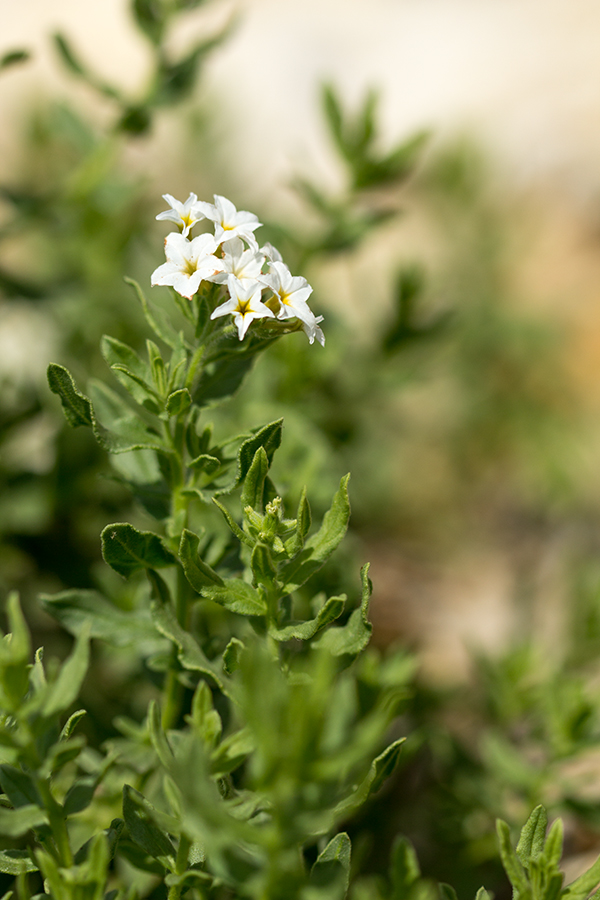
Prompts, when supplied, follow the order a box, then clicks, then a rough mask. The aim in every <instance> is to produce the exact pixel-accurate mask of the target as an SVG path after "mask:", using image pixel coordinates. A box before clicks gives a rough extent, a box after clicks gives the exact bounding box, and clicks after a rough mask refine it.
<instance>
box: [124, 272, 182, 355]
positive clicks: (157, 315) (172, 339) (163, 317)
mask: <svg viewBox="0 0 600 900" xmlns="http://www.w3.org/2000/svg"><path fill="white" fill-rule="evenodd" d="M123 280H124V281H125V284H128V285H129V286H130V287H132V288H133V290H134V291H135V293H136V296H137V298H138V300H139V301H140V303H141V305H142V309H143V311H144V316H145V318H146V321H147V322H148V325H149V326H150V328H151V329H152V331H153V332H154V334H155V335H156V336H157V337H159V338H160V339H161V341H164V343H165V344H166V345H167V347H171V349H172V350H175V349H176V347H177V346H178V345H179V342H180V338H179V334H178V332H177V331H176V330H175V329H174V328H173V326H172V325H171V322H170V320H169V317H168V316H167V314H166V313H165V312H163V310H162V309H159V308H155V309H154V310H151V309H150V304H149V303H148V301H147V300H146V297H145V296H144V292H143V291H142V289H141V287H140V286H139V284H138V283H137V281H134V279H133V278H124V279H123Z"/></svg>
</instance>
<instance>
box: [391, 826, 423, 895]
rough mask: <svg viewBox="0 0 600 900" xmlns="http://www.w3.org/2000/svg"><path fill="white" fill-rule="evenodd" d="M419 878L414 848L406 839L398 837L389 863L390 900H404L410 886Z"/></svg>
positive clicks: (419, 871)
mask: <svg viewBox="0 0 600 900" xmlns="http://www.w3.org/2000/svg"><path fill="white" fill-rule="evenodd" d="M420 877H421V870H420V868H419V861H418V859H417V854H416V853H415V848H414V847H413V845H412V844H411V843H410V841H409V840H408V839H407V838H404V837H398V838H396V840H395V841H394V845H393V847H392V853H391V862H390V882H391V884H392V894H391V898H390V900H406V897H408V896H409V891H410V888H411V887H412V885H413V884H414V883H415V882H416V881H418V880H419V878H420Z"/></svg>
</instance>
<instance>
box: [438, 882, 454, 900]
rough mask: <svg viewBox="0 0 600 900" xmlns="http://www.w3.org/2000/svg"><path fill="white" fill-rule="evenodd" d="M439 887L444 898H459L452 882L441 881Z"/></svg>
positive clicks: (448, 899) (449, 899)
mask: <svg viewBox="0 0 600 900" xmlns="http://www.w3.org/2000/svg"><path fill="white" fill-rule="evenodd" d="M439 888H440V893H441V895H442V900H458V896H457V894H456V891H455V890H454V888H453V887H452V885H451V884H444V883H443V882H441V883H440V885H439Z"/></svg>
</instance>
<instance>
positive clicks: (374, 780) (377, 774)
mask: <svg viewBox="0 0 600 900" xmlns="http://www.w3.org/2000/svg"><path fill="white" fill-rule="evenodd" d="M405 740H406V738H400V739H399V740H397V741H394V742H393V744H390V745H389V747H386V749H385V750H384V751H383V753H380V754H379V756H378V757H376V758H375V759H374V760H373V762H372V763H371V770H370V773H369V775H368V778H369V780H370V784H369V793H370V794H374V793H375V792H376V791H378V790H379V788H380V787H381V786H382V784H383V782H384V781H386V780H387V779H388V778H389V777H390V775H391V774H392V773H393V772H394V769H395V768H396V766H397V765H398V760H399V759H400V753H401V751H402V745H403V744H404V742H405Z"/></svg>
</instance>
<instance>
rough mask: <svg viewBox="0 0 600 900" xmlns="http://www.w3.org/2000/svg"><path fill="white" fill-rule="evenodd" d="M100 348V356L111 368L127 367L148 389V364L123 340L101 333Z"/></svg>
mask: <svg viewBox="0 0 600 900" xmlns="http://www.w3.org/2000/svg"><path fill="white" fill-rule="evenodd" d="M100 350H101V352H102V356H103V357H104V359H105V360H106V362H107V363H108V365H109V366H110V367H111V368H112V367H113V366H120V367H122V368H124V369H127V370H128V371H129V372H131V373H132V374H133V375H136V376H137V377H138V378H140V379H141V380H142V382H143V383H145V384H146V387H147V388H148V389H150V385H149V381H150V369H149V367H148V364H147V363H146V362H145V361H144V360H143V359H142V358H141V357H140V356H139V354H138V353H136V352H135V350H134V349H133V348H132V347H130V346H129V345H128V344H124V343H123V341H118V340H117V339H116V338H113V337H110V335H108V334H105V335H103V337H102V339H101V341H100Z"/></svg>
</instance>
